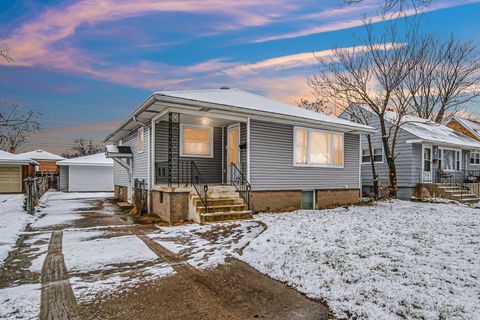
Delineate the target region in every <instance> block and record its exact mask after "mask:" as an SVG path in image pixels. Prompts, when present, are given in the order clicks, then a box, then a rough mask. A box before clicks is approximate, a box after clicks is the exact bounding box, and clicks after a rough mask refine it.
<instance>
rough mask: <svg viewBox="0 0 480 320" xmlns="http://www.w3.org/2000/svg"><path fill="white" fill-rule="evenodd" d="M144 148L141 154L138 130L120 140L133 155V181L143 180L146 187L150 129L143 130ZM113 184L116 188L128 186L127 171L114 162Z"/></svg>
mask: <svg viewBox="0 0 480 320" xmlns="http://www.w3.org/2000/svg"><path fill="white" fill-rule="evenodd" d="M143 130H145V132H144V139H145V140H144V148H143V152H139V149H138V128H137V129H135V130H133V131H132V132H130V134H129V135H128V136H126V137H125V138H124V139H122V145H124V146H130V148H131V149H132V153H133V158H132V161H133V179H145V182H146V184H147V187H148V162H149V159H148V149H149V147H150V127H147V128H144V129H143ZM113 172H114V184H115V185H118V186H125V187H126V186H128V175H127V171H126V170H125V169H124V168H123V167H122V166H120V165H119V164H117V163H116V162H114V164H113Z"/></svg>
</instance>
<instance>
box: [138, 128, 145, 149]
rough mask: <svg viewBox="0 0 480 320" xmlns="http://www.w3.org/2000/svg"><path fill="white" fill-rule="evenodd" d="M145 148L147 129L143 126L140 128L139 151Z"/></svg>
mask: <svg viewBox="0 0 480 320" xmlns="http://www.w3.org/2000/svg"><path fill="white" fill-rule="evenodd" d="M144 148H145V131H144V128H143V127H140V128H138V152H143V149H144Z"/></svg>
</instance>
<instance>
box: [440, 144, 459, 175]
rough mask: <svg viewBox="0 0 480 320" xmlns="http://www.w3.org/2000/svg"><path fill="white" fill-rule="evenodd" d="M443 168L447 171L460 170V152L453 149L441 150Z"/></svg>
mask: <svg viewBox="0 0 480 320" xmlns="http://www.w3.org/2000/svg"><path fill="white" fill-rule="evenodd" d="M440 159H441V168H442V170H445V171H455V170H460V159H461V157H460V151H457V150H452V149H441V152H440Z"/></svg>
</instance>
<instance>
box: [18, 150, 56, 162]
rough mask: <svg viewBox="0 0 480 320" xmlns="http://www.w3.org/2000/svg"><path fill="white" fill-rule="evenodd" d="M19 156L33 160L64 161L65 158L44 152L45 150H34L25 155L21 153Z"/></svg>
mask: <svg viewBox="0 0 480 320" xmlns="http://www.w3.org/2000/svg"><path fill="white" fill-rule="evenodd" d="M18 155H20V156H22V157H26V158H28V159H33V160H64V159H65V158H64V157H61V156H59V155H56V154H53V153H50V152H47V151H43V150H34V151H29V152H24V153H19V154H18Z"/></svg>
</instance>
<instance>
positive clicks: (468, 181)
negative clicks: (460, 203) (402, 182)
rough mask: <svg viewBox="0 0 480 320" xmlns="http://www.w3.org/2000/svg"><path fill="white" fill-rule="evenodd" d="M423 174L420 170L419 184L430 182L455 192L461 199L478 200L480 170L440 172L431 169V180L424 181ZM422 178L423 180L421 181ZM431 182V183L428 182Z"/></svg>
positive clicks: (479, 194) (440, 170) (479, 195)
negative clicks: (474, 198) (474, 197)
mask: <svg viewBox="0 0 480 320" xmlns="http://www.w3.org/2000/svg"><path fill="white" fill-rule="evenodd" d="M424 174H425V173H424V172H423V171H422V170H420V182H424V183H425V182H431V183H434V184H439V185H442V186H443V187H445V188H447V189H450V190H453V191H455V194H456V196H457V197H458V198H459V199H460V200H461V199H466V198H472V196H473V195H475V196H476V198H480V170H465V169H464V170H452V171H450V170H442V169H436V168H432V170H431V173H430V174H431V179H425V176H422V175H424ZM422 177H423V179H422ZM427 178H428V177H427ZM430 180H431V181H430Z"/></svg>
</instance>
